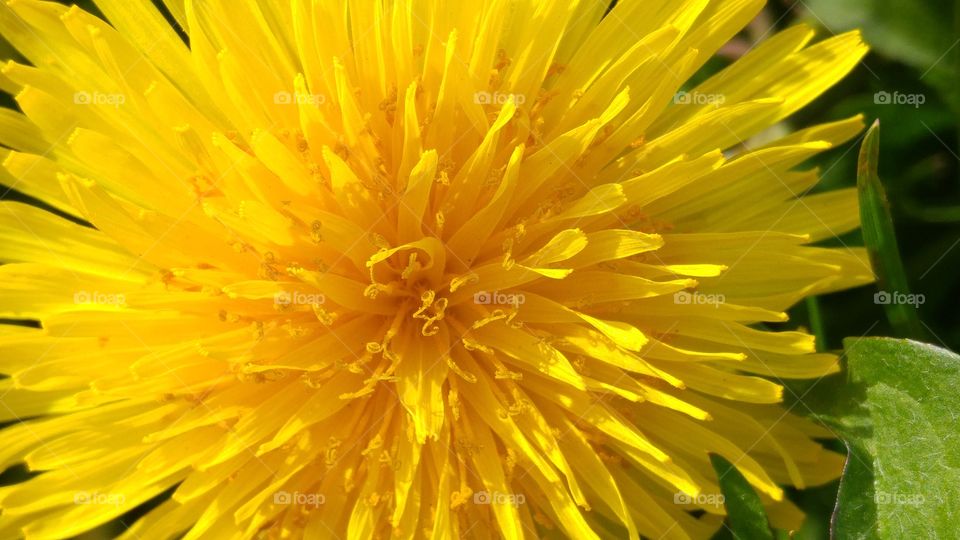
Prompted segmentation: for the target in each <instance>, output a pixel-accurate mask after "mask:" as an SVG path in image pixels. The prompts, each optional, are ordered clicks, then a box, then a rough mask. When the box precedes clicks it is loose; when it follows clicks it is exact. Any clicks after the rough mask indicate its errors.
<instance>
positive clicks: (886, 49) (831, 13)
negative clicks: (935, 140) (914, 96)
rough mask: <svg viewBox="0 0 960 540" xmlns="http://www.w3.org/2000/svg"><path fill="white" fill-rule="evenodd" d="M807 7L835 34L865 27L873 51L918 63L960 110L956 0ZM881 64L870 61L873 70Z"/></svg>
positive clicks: (812, 3) (811, 2)
mask: <svg viewBox="0 0 960 540" xmlns="http://www.w3.org/2000/svg"><path fill="white" fill-rule="evenodd" d="M801 5H804V6H806V8H807V12H808V15H809V16H808V17H807V19H808V22H811V23H814V24H820V25H822V26H824V27H825V28H826V29H827V30H828V31H829V32H830V33H831V34H839V33H841V32H845V31H847V30H853V29H856V28H859V29H862V30H863V33H864V38H865V39H866V41H867V43H868V44H870V48H871V49H873V50H874V51H875V52H877V53H879V54H880V55H882V56H884V57H887V58H892V59H894V60H897V61H900V62H903V63H904V64H906V65H908V66H911V67H913V68H914V69H915V70H916V72H917V75H918V76H920V77H921V79H920V80H921V82H925V83H927V84H929V85H931V86H933V87H934V88H936V89H937V90H938V92H939V94H940V95H941V96H942V97H943V98H944V99H945V100H946V101H947V102H948V103H949V104H950V106H951V107H952V108H953V110H954V111H955V112H960V88H958V86H957V80H958V79H957V61H958V57H957V53H958V51H957V50H956V48H952V46H953V45H954V43H955V42H956V39H957V30H956V28H955V26H954V25H955V18H954V17H955V10H956V7H955V5H954V0H843V1H838V0H805V1H804V2H803V3H802V4H801ZM878 64H880V62H879V61H874V60H869V59H868V60H867V65H868V67H869V68H870V72H871V73H873V72H875V71H876V70H877V65H878ZM871 78H872V76H871ZM913 78H916V77H912V79H913ZM903 84H904V81H903V80H888V81H884V87H883V88H882V89H883V90H886V91H888V92H891V93H892V92H894V91H897V90H899V91H901V92H905V91H906V90H907V89H906V88H903V86H902V85H903ZM927 97H930V96H927ZM928 102H929V100H928Z"/></svg>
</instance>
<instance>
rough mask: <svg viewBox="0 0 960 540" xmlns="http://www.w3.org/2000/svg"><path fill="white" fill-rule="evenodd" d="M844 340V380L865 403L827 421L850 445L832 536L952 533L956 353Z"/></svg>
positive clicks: (959, 454) (959, 479) (958, 433)
mask: <svg viewBox="0 0 960 540" xmlns="http://www.w3.org/2000/svg"><path fill="white" fill-rule="evenodd" d="M845 346H846V351H847V357H848V359H849V362H848V370H849V374H850V377H851V378H852V383H853V384H852V385H849V387H850V389H851V391H852V392H858V393H863V395H864V401H863V404H864V409H861V410H859V411H856V410H854V411H852V412H851V413H850V415H849V417H847V418H845V419H842V420H841V421H839V422H838V421H836V419H835V420H834V421H833V422H831V423H832V424H833V425H834V426H838V427H839V430H840V431H841V433H842V435H843V437H844V439H845V440H846V442H847V444H848V447H849V448H850V449H851V456H850V459H849V462H848V464H847V469H846V470H845V471H844V476H843V480H842V481H841V486H840V493H839V496H838V501H837V509H836V512H835V514H834V536H835V537H836V538H871V539H872V538H880V539H884V540H885V539H899V538H955V537H956V531H957V528H956V523H955V522H954V516H955V514H956V508H957V505H958V501H960V430H958V429H957V411H958V410H960V397H958V395H957V392H956V388H957V386H958V385H960V356H957V355H956V354H954V353H952V352H949V351H946V350H944V349H939V348H937V347H934V346H932V345H926V344H922V343H917V342H913V341H908V340H895V339H889V338H864V339H856V340H854V339H848V340H847V341H846V342H845ZM864 413H866V416H865V417H864V416H863V414H864ZM864 419H866V420H867V421H868V422H867V423H864V422H863V420H864ZM858 425H859V427H857V426H858Z"/></svg>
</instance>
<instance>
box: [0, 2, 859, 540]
mask: <svg viewBox="0 0 960 540" xmlns="http://www.w3.org/2000/svg"><path fill="white" fill-rule="evenodd" d="M97 4H98V6H99V7H100V8H101V9H102V11H103V13H104V14H105V16H106V18H107V20H108V21H109V23H108V22H105V21H103V20H101V19H99V18H97V17H96V16H93V15H91V14H89V13H86V12H84V11H83V10H81V9H79V8H77V7H65V6H62V5H59V4H56V3H51V2H40V1H34V0H9V1H7V2H5V3H3V4H2V5H0V31H2V34H3V36H4V37H5V38H6V39H7V40H9V41H10V43H11V44H12V45H13V46H14V47H16V49H18V50H19V51H20V53H21V54H22V55H23V56H24V57H26V59H27V60H28V61H29V64H23V63H17V62H15V61H9V62H7V63H6V64H5V66H4V67H3V69H2V75H0V87H2V89H3V90H4V91H5V92H7V93H9V94H11V95H12V96H14V97H15V99H16V104H17V109H18V110H13V109H3V110H0V144H2V145H3V146H4V147H6V148H5V149H3V150H2V156H0V158H2V163H3V169H2V172H0V182H2V183H3V184H6V185H7V186H10V187H13V188H15V189H17V190H19V191H21V192H23V193H25V194H26V195H29V196H32V197H34V198H35V199H39V200H40V201H42V202H43V203H45V205H46V206H44V207H43V208H41V207H38V206H36V205H28V204H24V203H20V202H12V201H6V202H0V260H2V262H3V263H4V264H3V265H2V266H0V298H2V301H0V304H2V307H0V317H3V318H5V319H6V320H7V321H8V322H9V321H11V320H24V321H34V322H35V323H36V324H19V325H14V324H5V325H3V326H0V372H2V373H4V374H7V375H8V377H7V378H4V379H2V380H0V396H2V398H0V405H2V407H0V420H2V421H6V422H9V423H11V424H12V425H10V426H8V427H6V428H5V429H3V431H0V468H8V467H12V466H16V465H18V464H25V466H26V467H27V468H28V469H29V471H31V472H32V473H34V474H32V475H31V476H30V477H29V478H27V479H24V481H22V482H19V483H15V484H13V485H8V486H5V487H2V488H0V507H2V515H0V537H3V538H15V537H19V536H25V537H27V538H64V537H69V536H72V535H76V534H79V533H81V532H84V531H87V530H90V529H92V528H95V527H97V526H99V525H101V524H104V523H107V522H109V521H110V520H114V519H116V518H117V517H118V516H122V515H124V514H125V513H127V512H129V511H130V510H131V509H134V508H137V507H139V506H141V505H142V504H144V503H145V502H148V501H150V502H151V504H152V506H151V509H150V510H149V512H147V513H146V514H145V515H143V516H142V517H140V518H139V519H137V520H136V521H135V522H133V523H131V524H129V525H130V527H129V528H128V529H127V530H126V532H125V533H123V537H125V538H150V539H153V538H157V539H165V538H174V537H178V535H183V536H182V538H186V539H193V538H214V539H219V538H251V537H265V538H280V537H283V538H350V539H367V538H388V537H392V536H396V537H399V538H433V539H446V538H461V537H465V538H490V537H503V538H507V539H519V538H537V537H551V536H559V537H570V538H578V539H580V538H611V537H622V538H638V537H639V536H641V535H645V536H650V537H655V538H702V537H706V536H709V535H710V534H711V533H712V532H713V531H715V530H716V529H718V528H719V527H720V523H721V522H722V519H723V514H724V507H723V505H722V504H717V497H716V495H718V494H719V487H718V480H717V478H716V475H715V474H714V472H713V470H712V468H711V466H710V462H709V458H708V453H717V454H720V455H722V456H724V457H726V458H727V459H728V460H730V461H731V462H733V463H735V464H736V466H737V468H738V469H739V470H740V471H741V472H742V473H743V474H744V476H745V477H746V478H747V479H748V480H749V482H750V483H751V484H752V485H753V486H754V487H755V488H756V490H757V491H758V493H759V494H760V495H761V497H762V499H763V501H764V503H765V504H766V505H767V506H768V510H769V512H770V515H771V519H772V520H773V523H774V524H775V525H777V526H779V527H785V528H795V527H797V525H798V523H799V522H800V520H801V519H802V515H801V513H800V511H799V510H798V509H797V508H796V507H795V506H793V505H792V504H791V503H790V502H789V501H788V500H786V499H785V498H784V489H783V486H797V487H801V488H802V487H805V486H811V485H817V484H821V483H823V482H826V481H829V480H831V479H834V478H836V476H837V475H838V473H839V468H840V466H841V464H842V461H843V459H842V457H841V456H839V455H837V454H834V453H832V452H829V451H827V450H825V449H824V448H823V447H821V445H820V444H819V443H817V442H815V441H816V439H820V438H826V437H829V436H830V433H829V432H827V431H826V430H824V429H822V428H820V427H818V426H815V425H813V424H812V423H810V422H808V421H806V420H804V419H802V418H801V417H799V416H795V415H794V414H792V413H791V412H790V411H789V410H786V409H785V408H784V407H783V406H782V405H780V403H781V401H782V399H783V397H784V396H783V386H782V385H781V384H780V383H781V382H782V379H788V378H801V379H802V378H817V377H821V376H823V375H826V374H829V373H832V372H835V371H836V370H837V369H838V363H837V358H836V357H835V356H833V355H830V354H824V353H819V354H818V353H816V351H815V347H814V340H813V337H811V336H810V335H808V334H806V333H804V332H802V331H769V330H768V329H765V328H761V327H758V326H757V325H758V324H760V323H765V322H782V321H785V320H786V315H785V314H784V310H785V309H787V308H788V307H789V306H791V305H793V304H794V303H796V302H797V301H798V300H801V299H802V298H804V297H806V296H809V295H815V294H822V293H828V292H831V291H836V290H839V289H843V288H848V287H853V286H857V285H860V284H863V283H866V282H868V281H870V280H871V272H870V270H869V267H868V264H867V263H866V262H865V257H864V253H863V252H862V250H860V249H827V248H822V247H817V246H815V245H814V243H815V242H817V241H819V240H822V239H824V238H828V237H832V236H834V235H836V234H839V233H843V232H847V231H849V230H851V229H854V228H856V227H857V226H858V218H857V215H858V214H857V203H856V198H855V194H854V193H853V192H852V191H850V190H844V191H837V192H830V193H822V194H816V195H807V193H808V191H809V190H810V188H811V187H812V186H813V185H814V184H815V183H816V182H817V179H818V172H817V171H816V170H808V169H804V168H802V164H803V163H804V162H806V161H807V160H808V159H809V158H811V157H812V156H814V155H816V154H818V153H820V152H823V151H824V150H827V149H829V148H832V147H835V146H837V145H838V144H841V143H843V142H845V141H848V140H849V139H851V138H853V137H854V136H855V135H856V134H857V133H858V132H859V131H860V130H861V128H862V119H861V118H859V117H856V118H851V119H849V120H844V121H839V122H835V123H831V124H827V125H821V126H816V127H812V128H808V129H804V130H802V131H798V132H796V133H794V134H792V135H789V136H787V137H784V138H780V139H778V140H775V141H773V142H769V143H764V144H762V145H751V144H748V143H744V141H747V140H755V139H752V138H753V137H754V136H755V135H757V134H759V133H761V132H763V131H764V130H765V129H766V128H768V127H770V126H773V125H774V124H777V123H779V122H780V121H781V120H783V119H784V118H786V117H787V116H789V115H791V114H792V113H793V112H795V111H797V110H798V109H799V108H801V107H803V106H804V105H806V104H807V103H809V102H810V101H811V100H813V99H814V98H815V97H817V96H818V95H820V94H821V93H822V92H823V91H824V90H825V89H827V88H828V87H830V86H831V85H833V84H834V83H835V82H837V81H838V80H839V79H840V78H841V77H843V76H844V75H845V74H846V73H847V72H849V71H850V70H851V69H852V68H853V67H854V66H855V65H856V64H857V62H858V61H859V60H860V59H861V57H862V56H863V55H864V53H865V51H866V48H865V46H864V45H863V43H862V42H861V38H860V36H859V35H858V34H857V33H849V34H844V35H840V36H836V37H831V38H829V39H824V40H822V41H819V42H817V43H814V44H811V41H812V39H813V35H812V31H811V30H810V29H809V28H806V27H802V26H799V27H795V28H791V29H789V30H786V31H784V32H782V33H779V34H778V35H775V36H773V37H770V38H769V39H767V40H765V41H763V42H762V43H761V44H760V45H758V46H757V47H756V48H755V49H753V50H751V51H750V52H749V53H748V54H746V55H745V56H744V57H743V58H742V59H740V60H739V61H737V62H735V63H733V64H732V65H731V66H729V67H728V68H726V69H724V70H723V71H721V72H719V73H718V74H716V75H715V76H713V77H711V78H709V79H707V80H706V81H705V82H702V83H701V84H699V85H697V86H695V87H690V86H688V85H686V81H688V80H689V79H690V78H691V76H693V75H694V74H695V73H697V71H698V70H699V68H700V67H701V66H703V65H704V63H705V62H706V61H707V60H708V59H709V58H710V57H711V55H712V54H713V53H714V52H715V51H716V50H718V48H719V47H720V46H721V45H723V44H724V43H725V42H727V41H728V40H729V39H731V38H732V37H733V36H734V35H735V34H736V33H737V32H738V31H739V30H740V29H742V28H743V27H744V26H745V25H746V24H747V23H748V22H749V21H750V20H751V19H752V18H753V17H754V16H755V15H756V14H757V12H758V11H759V10H760V9H761V7H762V4H763V2H762V1H760V0H713V1H707V0H697V1H693V0H691V1H683V2H678V1H676V0H622V1H620V2H618V3H617V5H616V6H615V7H614V8H613V9H612V10H611V11H610V12H609V13H607V12H606V11H607V9H606V8H607V2H605V1H598V0H579V1H578V0H570V1H533V0H529V1H528V0H489V1H488V2H484V3H482V4H476V5H470V4H469V3H462V2H452V1H447V0H429V1H427V0H425V1H413V0H389V1H383V2H379V1H376V2H371V1H364V0H322V1H320V0H314V1H310V0H287V1H284V0H278V1H259V2H254V1H233V0H203V1H192V0H164V2H163V5H164V6H165V11H164V12H163V13H162V12H161V11H159V10H158V8H156V7H155V6H154V4H153V3H152V2H149V1H147V0H97ZM165 17H166V18H165ZM168 20H170V21H174V20H175V21H176V23H178V24H179V26H180V27H182V29H183V32H182V33H181V34H178V32H177V31H176V30H175V28H174V26H172V25H171V23H170V22H168Z"/></svg>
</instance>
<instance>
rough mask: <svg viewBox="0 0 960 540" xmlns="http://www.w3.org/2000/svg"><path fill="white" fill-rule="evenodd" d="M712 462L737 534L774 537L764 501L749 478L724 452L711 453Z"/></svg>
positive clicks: (762, 539) (747, 538)
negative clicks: (745, 476)
mask: <svg viewBox="0 0 960 540" xmlns="http://www.w3.org/2000/svg"><path fill="white" fill-rule="evenodd" d="M710 462H711V463H712V464H713V470H715V471H716V472H717V477H718V478H719V481H720V491H721V492H722V493H723V497H724V505H726V507H727V521H729V522H730V524H729V528H730V532H731V533H733V536H734V538H738V539H742V540H755V539H756V540H767V539H769V540H773V532H772V531H771V530H770V524H769V523H768V522H767V514H766V512H765V511H764V510H763V503H762V502H761V501H760V496H759V495H757V492H756V491H754V490H753V488H752V487H750V483H749V482H747V479H746V478H744V477H743V475H742V474H740V471H738V470H737V468H736V467H734V466H733V465H732V464H731V463H730V462H729V461H727V460H726V459H724V458H723V457H721V456H718V455H716V454H710Z"/></svg>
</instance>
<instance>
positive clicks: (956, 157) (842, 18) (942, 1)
mask: <svg viewBox="0 0 960 540" xmlns="http://www.w3.org/2000/svg"><path fill="white" fill-rule="evenodd" d="M63 3H72V2H63ZM76 3H78V4H79V5H80V6H81V7H83V8H84V9H86V10H88V11H92V12H95V13H97V10H96V8H95V7H93V6H92V3H91V2H90V1H80V2H76ZM798 23H806V24H808V25H810V26H813V27H814V28H817V29H818V32H819V36H820V38H823V37H828V36H830V35H833V34H839V33H841V32H844V31H847V30H851V29H854V28H860V29H861V30H862V31H863V33H864V36H865V38H866V41H867V43H868V44H869V45H870V47H871V53H870V54H869V56H867V57H866V59H865V60H864V61H863V62H862V63H861V64H860V65H859V66H858V67H857V68H856V70H855V71H854V72H853V73H852V74H851V75H850V76H848V77H847V78H846V79H845V80H844V81H843V82H842V83H840V84H839V85H837V86H836V87H835V88H833V89H832V90H831V91H829V92H828V93H826V94H825V95H823V96H821V97H820V98H819V99H818V100H817V101H815V102H814V103H813V104H812V105H811V106H809V107H807V108H806V109H804V110H803V111H801V112H800V113H798V114H796V115H795V116H794V117H793V118H791V119H790V120H789V123H788V125H785V126H783V130H784V131H786V130H789V129H793V128H798V127H804V126H809V125H812V124H816V123H821V122H826V121H831V120H838V119H842V118H847V117H850V116H852V115H854V114H857V113H862V114H864V116H865V120H866V123H867V124H868V125H869V124H870V123H872V122H873V120H875V119H879V120H880V122H881V126H882V131H881V137H882V139H881V154H880V177H881V180H882V181H883V183H884V185H885V187H886V189H887V192H888V195H889V199H890V204H891V210H892V212H893V218H894V223H895V225H896V230H897V236H898V239H899V242H900V248H901V256H902V258H903V262H904V264H905V266H906V271H907V275H908V278H909V281H910V285H911V287H912V289H913V292H914V293H918V294H922V295H923V296H924V299H925V302H924V304H923V305H921V306H920V307H919V310H920V316H921V319H922V321H923V325H924V327H925V331H926V332H927V333H928V336H927V337H926V341H928V342H930V343H933V344H936V345H939V346H942V347H946V348H949V349H951V350H955V351H956V350H960V324H958V322H960V320H958V319H960V310H958V309H957V305H956V302H957V300H960V276H958V270H957V268H958V264H960V0H953V1H949V0H797V1H793V0H772V1H770V2H769V3H768V6H767V7H766V9H765V10H764V11H763V13H762V14H761V15H760V16H759V17H758V18H757V19H756V20H755V21H754V22H753V23H752V24H751V25H750V27H749V28H747V29H745V30H744V31H743V32H742V33H741V34H740V35H739V36H738V37H737V38H736V39H735V40H734V42H732V43H730V44H729V45H728V46H727V47H725V48H724V50H723V51H721V54H720V55H718V56H717V57H716V58H715V59H714V60H712V61H711V62H710V63H709V64H708V65H707V66H706V67H705V68H704V71H703V73H701V74H699V75H698V77H697V78H698V79H700V78H701V77H706V76H708V75H709V74H711V73H715V72H716V71H718V70H720V69H722V68H723V67H724V66H726V65H728V64H729V63H730V62H732V61H734V60H735V59H736V58H738V57H739V56H741V55H742V54H743V53H744V52H746V51H748V50H749V49H750V48H751V46H752V45H753V44H755V43H757V42H758V41H761V40H763V39H764V38H766V37H769V36H770V35H771V34H773V33H774V32H776V31H778V30H780V29H783V28H786V27H789V26H792V25H795V24H798ZM0 54H2V56H3V57H10V56H12V55H14V54H15V53H12V52H11V51H10V49H9V47H8V46H6V44H5V43H2V42H0ZM883 92H885V93H887V94H890V95H895V94H900V95H909V96H922V97H921V98H920V99H916V98H915V99H914V100H913V101H922V102H923V103H922V104H906V103H904V104H898V103H884V102H883V101H884V100H883V99H878V93H883ZM883 95H884V94H879V96H883ZM0 105H2V106H15V105H14V103H13V101H12V100H11V99H10V97H9V96H6V95H2V96H0ZM859 146H860V139H857V140H854V141H852V142H851V143H849V144H847V145H845V146H843V147H841V148H837V149H835V150H832V151H831V152H829V153H827V154H825V155H822V156H820V157H819V158H817V159H816V161H815V163H814V164H815V165H816V166H818V167H820V169H821V170H822V172H823V181H822V182H821V184H820V185H819V186H818V187H817V188H816V189H817V190H831V189H837V188H841V187H852V186H855V185H856V165H857V155H858V151H859ZM5 198H8V199H20V200H27V198H26V197H24V196H22V195H21V194H18V193H15V192H12V193H9V194H8V195H6V197H5ZM831 243H832V244H834V245H841V243H842V244H843V245H849V246H854V245H863V240H862V238H861V236H860V233H859V232H855V233H851V234H849V235H847V236H845V237H843V238H840V239H837V240H834V241H832V242H831ZM875 292H876V289H875V288H873V287H864V288H860V289H856V290H852V291H846V292H842V293H838V294H833V295H830V296H825V297H821V298H818V299H816V301H815V302H813V303H807V304H801V305H799V306H797V307H796V308H794V309H793V310H792V312H791V322H790V323H787V325H788V326H794V327H795V326H797V325H801V326H805V327H807V328H811V329H814V330H817V329H820V331H819V332H818V333H819V334H820V335H819V337H820V338H821V339H822V343H823V344H824V345H825V347H826V348H828V349H831V350H839V349H840V348H841V340H842V339H843V338H844V337H848V336H855V337H856V336H887V335H892V334H893V331H892V330H891V328H890V326H889V325H888V323H887V321H886V319H885V314H884V311H883V307H882V306H879V305H876V304H875V303H874V300H873V295H874V293H875ZM817 307H818V309H817ZM811 309H817V311H818V312H819V315H820V317H821V318H822V324H820V325H817V324H815V323H813V321H811V317H810V314H811ZM843 377H844V376H843V375H839V376H835V377H831V378H828V379H824V380H823V381H819V382H815V383H810V382H804V383H799V384H796V385H795V386H794V387H792V388H791V392H788V395H791V397H790V398H788V405H789V401H790V400H791V399H792V400H795V399H797V398H798V397H802V400H803V404H802V406H797V407H796V408H795V411H797V412H800V413H801V414H803V413H811V412H813V411H818V412H819V410H820V408H822V407H827V406H828V405H826V404H828V403H829V402H830V398H831V397H832V394H833V392H834V390H835V389H836V388H837V387H838V385H842V384H843V383H844V379H843ZM834 447H835V448H837V449H838V450H841V451H842V445H841V444H840V443H836V444H835V446H834ZM23 477H24V471H23V470H10V471H6V472H5V473H4V474H2V475H0V485H2V484H4V483H9V482H11V481H17V480H19V479H22V478H23ZM836 493H837V484H836V483H833V484H831V485H828V486H824V487H821V488H817V489H811V490H807V491H804V492H794V493H791V497H793V499H794V500H795V501H796V502H797V503H798V504H799V505H800V506H801V507H802V508H804V509H805V510H806V511H807V512H808V515H809V518H808V520H807V523H806V524H805V525H804V527H803V529H802V530H801V531H799V532H798V533H797V535H796V536H795V538H800V539H814V538H816V539H821V538H828V537H829V524H830V516H831V513H832V511H833V507H834V503H835V498H836ZM144 510H145V509H144V508H141V509H139V511H138V512H134V513H131V514H130V515H128V516H125V518H124V520H122V521H126V522H128V523H129V522H130V521H132V520H134V519H136V517H138V514H140V513H142V512H143V511H144ZM123 527H124V525H123V523H122V522H115V523H111V524H108V525H106V526H104V527H101V528H100V529H98V530H97V531H93V532H91V533H88V534H86V535H83V538H85V539H95V538H109V537H112V536H113V535H114V534H116V533H117V532H118V531H120V530H122V529H123ZM718 536H719V537H721V538H723V537H729V533H728V532H726V531H723V532H721V533H720V535H718ZM781 536H783V537H785V533H784V534H782V535H781Z"/></svg>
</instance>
